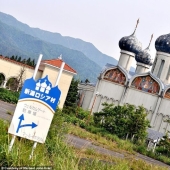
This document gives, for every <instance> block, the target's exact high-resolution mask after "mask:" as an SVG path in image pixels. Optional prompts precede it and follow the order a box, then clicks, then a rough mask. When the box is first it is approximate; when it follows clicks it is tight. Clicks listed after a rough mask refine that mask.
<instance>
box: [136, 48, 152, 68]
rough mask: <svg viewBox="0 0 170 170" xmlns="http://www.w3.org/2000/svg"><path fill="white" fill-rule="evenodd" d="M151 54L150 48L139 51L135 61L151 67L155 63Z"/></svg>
mask: <svg viewBox="0 0 170 170" xmlns="http://www.w3.org/2000/svg"><path fill="white" fill-rule="evenodd" d="M149 52H150V50H149V48H146V49H145V50H141V51H139V52H138V53H137V54H136V56H135V60H136V61H137V62H139V63H143V64H146V65H149V66H151V65H152V64H153V62H152V59H151V55H150V53H149Z"/></svg>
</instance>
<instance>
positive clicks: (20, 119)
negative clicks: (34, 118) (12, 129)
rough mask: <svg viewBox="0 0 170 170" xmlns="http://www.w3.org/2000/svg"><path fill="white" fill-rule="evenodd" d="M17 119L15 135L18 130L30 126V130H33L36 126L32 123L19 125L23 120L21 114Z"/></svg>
mask: <svg viewBox="0 0 170 170" xmlns="http://www.w3.org/2000/svg"><path fill="white" fill-rule="evenodd" d="M18 119H19V123H18V127H17V130H16V133H18V132H19V129H20V128H22V127H27V126H31V127H32V129H33V128H35V127H36V126H37V125H36V124H35V123H34V122H32V124H25V125H21V123H22V121H23V120H24V115H23V114H22V115H21V116H20V117H19V118H18Z"/></svg>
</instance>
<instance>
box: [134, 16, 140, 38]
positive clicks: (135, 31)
mask: <svg viewBox="0 0 170 170" xmlns="http://www.w3.org/2000/svg"><path fill="white" fill-rule="evenodd" d="M138 24H139V18H138V20H137V23H136V27H135V30H134V31H133V34H132V35H134V34H135V32H136V29H137V27H138Z"/></svg>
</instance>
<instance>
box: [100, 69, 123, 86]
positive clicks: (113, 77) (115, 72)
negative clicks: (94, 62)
mask: <svg viewBox="0 0 170 170" xmlns="http://www.w3.org/2000/svg"><path fill="white" fill-rule="evenodd" d="M103 79H105V80H108V81H112V82H115V83H118V84H122V85H124V84H125V81H126V77H125V75H124V74H123V73H122V72H121V71H120V70H119V69H117V68H116V69H112V70H108V71H107V72H106V73H105V75H104V78H103Z"/></svg>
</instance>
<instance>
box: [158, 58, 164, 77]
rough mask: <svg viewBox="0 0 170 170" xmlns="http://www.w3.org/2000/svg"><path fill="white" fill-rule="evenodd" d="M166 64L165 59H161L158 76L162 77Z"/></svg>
mask: <svg viewBox="0 0 170 170" xmlns="http://www.w3.org/2000/svg"><path fill="white" fill-rule="evenodd" d="M164 64H165V60H161V65H160V67H159V71H158V78H160V77H161V73H162V70H163V67H164Z"/></svg>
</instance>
